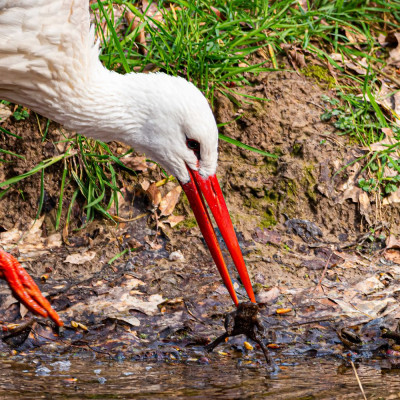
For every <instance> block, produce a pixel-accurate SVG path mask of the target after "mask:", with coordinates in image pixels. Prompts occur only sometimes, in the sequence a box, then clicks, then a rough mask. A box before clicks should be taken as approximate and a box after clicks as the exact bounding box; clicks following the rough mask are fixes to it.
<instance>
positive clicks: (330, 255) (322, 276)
mask: <svg viewBox="0 0 400 400" xmlns="http://www.w3.org/2000/svg"><path fill="white" fill-rule="evenodd" d="M332 254H333V252H332V253H331V254H329V257H328V261H327V262H326V264H325V267H324V270H323V271H322V275H321V278H319V281H318V283H317V285H316V286H315V288H317V287H318V286H319V287H320V288H321V289H322V285H321V282H322V280H323V279H324V278H325V274H326V271H327V269H328V265H329V261H331V257H332ZM322 291H324V289H322Z"/></svg>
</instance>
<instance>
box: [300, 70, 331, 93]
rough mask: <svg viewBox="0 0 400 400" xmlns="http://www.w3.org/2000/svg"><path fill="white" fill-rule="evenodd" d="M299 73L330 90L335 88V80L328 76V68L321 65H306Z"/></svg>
mask: <svg viewBox="0 0 400 400" xmlns="http://www.w3.org/2000/svg"><path fill="white" fill-rule="evenodd" d="M301 72H302V73H303V74H304V75H305V76H308V77H310V78H313V79H314V80H315V81H316V82H317V83H318V84H323V85H324V87H328V88H329V89H332V88H334V87H335V86H336V82H335V78H334V77H333V76H332V75H331V74H330V72H329V70H328V68H324V67H322V66H321V65H308V66H307V67H306V68H303V69H302V70H301Z"/></svg>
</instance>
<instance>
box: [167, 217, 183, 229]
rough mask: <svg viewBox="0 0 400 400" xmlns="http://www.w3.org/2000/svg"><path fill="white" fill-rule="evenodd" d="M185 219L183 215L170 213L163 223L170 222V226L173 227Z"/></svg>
mask: <svg viewBox="0 0 400 400" xmlns="http://www.w3.org/2000/svg"><path fill="white" fill-rule="evenodd" d="M184 219H185V217H184V216H183V215H170V216H169V217H168V218H167V220H166V221H165V223H167V224H170V226H171V228H173V227H174V226H175V225H178V224H179V222H182V221H183V220H184Z"/></svg>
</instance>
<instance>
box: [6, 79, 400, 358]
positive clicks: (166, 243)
mask: <svg viewBox="0 0 400 400" xmlns="http://www.w3.org/2000/svg"><path fill="white" fill-rule="evenodd" d="M248 78H249V80H250V81H251V82H252V84H253V86H252V87H246V88H245V89H243V88H241V89H237V90H238V91H241V92H245V93H246V94H248V95H252V96H257V97H260V98H263V99H265V101H252V102H250V103H247V102H245V103H243V101H242V100H243V98H240V96H234V97H237V99H238V100H239V99H240V101H241V103H242V105H241V106H240V107H239V106H238V105H237V104H235V102H232V101H230V100H228V99H227V98H226V97H223V96H219V97H218V98H217V99H216V101H215V114H216V118H217V122H219V123H222V122H228V121H233V120H234V119H235V118H237V117H238V116H240V115H241V117H240V118H238V119H237V120H236V121H234V122H231V123H230V124H228V125H226V126H225V127H224V128H223V129H221V132H222V133H224V134H225V135H227V136H230V137H232V138H235V139H238V140H240V141H242V142H243V143H245V144H249V145H251V146H255V147H258V148H261V149H263V150H266V151H268V152H271V153H274V154H277V155H279V159H278V160H273V159H269V158H265V157H263V156H260V155H257V154H255V153H252V152H248V151H245V150H242V149H239V148H237V147H232V146H231V145H229V144H227V143H224V142H221V150H220V158H219V159H220V161H219V168H218V172H217V174H218V177H219V179H220V183H221V187H222V188H223V191H224V194H225V196H226V201H227V204H228V208H229V210H230V213H231V216H232V219H233V222H234V225H235V227H236V230H237V232H238V236H239V238H240V242H241V246H242V248H243V252H244V254H245V259H246V262H247V265H248V268H249V271H250V274H251V276H252V279H253V282H254V283H255V285H254V287H255V290H256V292H257V300H258V301H259V302H260V303H262V304H264V308H263V311H262V314H263V318H264V324H265V325H266V326H267V328H268V327H273V329H272V328H271V329H272V331H271V332H270V339H269V342H270V343H274V342H278V343H281V345H280V346H282V347H283V348H286V349H288V348H290V346H291V345H294V344H299V348H300V349H302V350H301V351H304V352H320V353H321V354H326V353H329V354H335V355H338V354H342V352H343V351H344V352H345V351H346V349H347V347H346V345H345V344H343V342H342V341H341V340H340V337H339V336H338V335H337V333H336V332H337V330H338V329H340V328H341V325H340V324H341V319H342V318H344V319H346V318H347V317H348V315H349V312H347V311H344V309H343V308H340V307H339V306H338V304H342V303H340V301H344V300H346V301H347V298H346V297H345V296H346V293H348V291H349V290H352V288H353V287H356V286H357V285H359V284H360V282H364V280H365V279H366V278H368V277H374V276H376V275H377V274H383V272H386V271H388V270H390V272H389V275H388V278H387V279H388V281H387V283H382V285H383V286H382V287H381V286H379V282H377V283H376V285H377V289H376V290H378V289H379V290H381V291H383V290H384V288H385V287H386V290H389V288H392V289H393V290H392V291H391V292H390V293H389V294H388V293H386V297H388V298H390V299H396V298H397V281H398V279H399V271H398V267H397V264H394V263H393V262H390V261H385V259H384V257H383V253H382V250H383V249H384V247H385V238H387V237H389V235H390V234H391V233H392V234H393V233H398V229H399V228H398V227H399V226H400V224H399V222H400V220H399V211H398V210H397V208H396V207H393V206H386V207H385V208H380V206H379V205H377V204H375V203H374V202H373V199H371V201H370V203H369V204H370V206H369V208H365V207H364V208H362V207H361V206H360V201H359V196H360V193H359V192H358V191H357V190H356V189H357V188H355V189H354V191H353V192H352V193H350V194H349V193H348V192H346V188H348V187H351V185H353V186H354V182H355V181H357V179H358V178H359V177H360V176H361V175H360V174H359V173H358V172H357V171H356V172H355V173H353V172H354V171H352V170H349V169H345V170H343V171H340V170H341V169H342V167H343V166H345V165H346V164H348V163H349V162H351V161H353V160H355V159H356V158H357V157H358V156H359V155H360V151H361V150H360V149H358V148H357V147H356V146H354V145H353V146H350V144H349V142H348V138H346V137H343V136H338V135H337V134H336V133H335V131H334V128H333V126H332V125H331V124H329V123H325V122H322V121H321V119H320V115H321V114H322V113H323V112H324V109H325V108H326V107H327V105H326V104H325V103H324V102H323V101H322V100H321V96H322V95H323V94H325V95H328V96H330V97H334V96H335V94H334V93H333V92H332V91H330V90H329V89H327V88H325V87H323V85H321V84H317V83H316V82H315V81H314V80H313V79H312V78H307V77H304V76H302V75H300V74H298V73H296V72H269V73H268V74H261V75H259V76H257V77H251V76H249V77H248ZM38 121H39V122H38ZM2 126H3V127H4V128H6V129H8V130H9V131H11V132H13V133H16V134H19V135H20V136H22V137H23V139H22V140H21V139H16V138H12V137H10V136H6V135H3V134H1V136H0V148H3V149H8V150H12V151H13V152H16V153H18V154H21V155H23V156H24V157H25V159H24V160H19V159H15V158H14V157H10V156H4V158H5V159H7V161H10V162H7V163H0V181H4V180H5V179H9V178H11V177H13V176H16V175H18V174H21V173H23V172H26V171H28V170H29V169H31V168H33V167H34V166H35V165H36V164H37V163H38V162H39V161H41V160H42V159H46V158H50V157H52V156H54V155H57V154H59V152H60V151H61V150H62V148H61V147H62V144H54V143H53V142H59V141H60V140H62V139H63V138H64V135H67V136H68V135H69V134H66V133H65V132H64V131H63V130H62V129H61V128H60V127H59V126H57V125H56V124H54V123H51V124H50V126H49V130H48V133H47V137H46V140H45V141H42V133H41V132H44V130H45V126H46V120H44V119H42V118H41V117H38V119H37V117H36V115H35V114H34V113H31V116H30V118H29V119H28V120H25V121H19V122H18V121H15V120H13V119H12V118H10V119H9V120H8V121H6V122H5V123H4V124H3V125H2ZM39 126H40V129H38V127H39ZM60 146H61V147H60ZM112 146H113V148H114V149H119V148H121V146H120V145H119V144H116V143H115V144H112ZM61 173H62V169H61V168H60V166H59V165H54V166H52V167H50V168H48V169H46V173H45V191H46V200H45V204H44V208H43V212H42V215H43V216H44V219H43V221H42V222H41V225H40V227H39V228H38V237H40V238H41V239H46V238H48V237H50V235H52V234H54V215H55V206H56V204H57V201H58V195H59V192H60V181H61ZM357 173H358V175H357ZM161 178H162V174H161V173H160V171H158V170H155V171H148V172H146V173H139V175H138V176H137V177H136V176H128V175H127V174H123V175H122V174H121V181H122V183H123V191H122V192H123V195H124V199H125V202H124V203H123V206H122V207H121V216H122V217H123V218H126V219H127V222H122V223H120V224H113V223H111V222H109V221H105V220H104V219H101V217H100V216H98V218H97V219H96V220H95V221H94V222H93V223H91V224H90V225H89V226H88V227H87V228H85V229H82V230H74V228H77V227H79V226H80V225H81V224H82V221H81V220H80V218H81V215H82V214H81V211H82V210H81V209H79V207H78V208H77V209H76V210H74V219H73V223H72V225H71V227H70V229H69V233H68V243H65V242H64V243H62V244H61V236H60V238H59V240H60V245H58V246H52V247H51V246H48V247H47V248H46V246H45V248H44V249H42V250H41V252H40V253H38V252H36V253H35V252H34V251H33V252H32V251H31V252H30V253H29V254H28V253H24V252H23V251H22V246H20V250H19V251H18V245H17V241H15V243H13V245H17V247H16V248H14V249H12V247H13V246H9V248H8V250H10V251H13V252H14V253H15V254H16V255H17V256H19V257H20V258H21V259H22V260H23V261H24V260H25V261H27V262H26V263H25V267H26V268H27V270H28V272H29V273H31V274H32V275H33V276H34V277H37V278H39V277H41V276H42V275H43V274H46V275H47V277H46V279H47V280H46V282H45V283H42V284H41V285H40V287H41V289H42V290H43V291H44V292H45V293H47V294H48V295H49V297H50V299H51V301H52V304H54V307H55V308H56V309H57V310H58V311H60V315H61V316H62V318H63V319H64V320H65V321H66V322H67V328H66V329H65V330H64V332H63V333H62V334H61V336H59V335H57V334H56V332H55V331H53V329H51V328H50V327H47V326H46V325H44V324H43V322H41V321H39V322H35V324H34V325H33V330H32V331H31V332H30V335H29V339H28V340H27V341H25V342H24V343H23V344H22V347H20V348H19V349H20V350H23V351H32V349H34V348H35V347H38V346H39V347H43V346H46V348H48V349H49V350H50V351H57V352H59V351H65V352H69V351H78V350H79V351H81V350H82V351H89V352H90V351H95V352H98V353H99V354H106V355H110V354H111V355H112V356H113V357H116V356H118V354H120V353H121V354H124V357H125V356H126V354H127V353H129V354H130V355H131V356H136V357H139V358H140V357H144V358H145V357H147V355H151V356H152V357H153V356H154V355H155V354H156V355H157V354H159V356H160V357H162V355H160V354H166V353H167V354H175V355H174V357H180V355H179V352H180V351H183V352H185V351H189V350H185V348H186V346H190V345H193V344H197V345H204V344H206V343H208V342H209V341H210V340H212V339H213V338H215V337H216V336H218V335H219V334H220V333H221V330H222V321H223V318H224V315H225V313H226V312H227V311H231V310H232V304H231V301H230V298H229V295H228V293H227V291H226V290H225V288H224V287H223V286H222V285H221V283H220V281H219V279H218V277H217V271H216V268H215V266H214V264H213V262H212V260H211V257H210V256H209V254H208V251H207V250H206V248H205V246H204V242H203V239H202V237H201V235H200V232H199V229H198V228H197V227H196V226H194V225H193V223H192V222H193V215H192V214H191V212H190V210H189V208H188V206H187V201H186V200H185V199H184V198H183V199H182V201H181V202H180V204H179V205H178V206H177V209H176V211H177V213H180V214H182V213H183V214H185V216H186V219H185V221H184V222H182V223H180V224H178V225H177V226H176V227H174V228H169V227H168V226H167V225H166V224H164V225H162V227H161V228H160V226H157V224H156V222H155V220H154V218H153V217H154V215H152V212H151V207H150V204H149V199H148V196H146V194H145V193H144V192H143V190H142V189H141V187H140V184H139V183H140V182H142V181H143V180H145V179H147V180H152V181H157V180H159V179H161ZM174 185H176V182H175V183H174V182H172V183H168V184H167V185H166V186H165V187H163V188H162V190H163V191H164V192H166V191H168V190H170V189H171V187H173V186H174ZM39 187H40V174H36V175H34V176H32V177H29V178H27V179H24V180H22V181H20V182H19V183H18V184H17V185H16V186H15V187H14V188H12V189H11V190H10V191H8V192H7V194H6V195H4V196H3V197H2V198H1V200H0V216H1V217H0V231H1V232H4V233H7V232H9V231H10V230H11V229H13V228H14V229H18V231H19V232H21V234H22V233H23V232H25V231H27V230H29V229H30V228H31V226H32V219H34V218H35V215H36V212H37V206H38V198H39ZM73 190H74V188H73V187H68V188H67V190H66V196H65V200H64V201H65V202H66V204H68V201H69V200H70V197H71V195H72V192H73ZM346 193H347V194H346ZM346 196H347V197H346ZM78 203H79V202H78ZM378 206H379V207H378ZM66 208H67V207H64V215H63V218H65V209H66ZM378 208H379V209H378ZM377 210H378V211H379V212H378V211H377ZM143 215H144V216H143ZM136 217H138V219H135V218H136ZM139 217H140V218H139ZM128 219H130V220H131V221H129V220H128ZM132 219H133V220H132ZM288 221H291V223H292V225H293V223H294V222H293V221H303V222H301V223H300V224H302V226H303V228H302V229H306V230H307V229H311V231H313V229H314V228H310V227H311V226H314V227H315V229H317V231H316V232H320V234H319V233H318V235H311V236H310V235H308V236H307V235H305V236H304V235H303V236H302V235H300V234H299V231H298V230H297V229H288ZM296 223H298V222H296ZM371 226H373V227H376V231H374V232H373V234H372V236H373V237H372V239H368V240H367V241H365V240H364V241H360V237H362V235H363V234H364V233H365V232H367V233H368V232H369V231H368V229H369V227H371ZM304 227H306V228H304ZM307 227H308V228H307ZM0 235H1V234H0ZM367 236H368V235H367ZM382 237H383V239H382ZM132 243H133V244H132ZM222 245H223V244H222ZM128 248H129V249H130V248H135V249H136V250H134V251H129V252H127V253H126V254H125V255H124V256H123V257H121V258H120V259H117V260H116V261H114V262H113V263H111V264H109V263H108V262H109V261H110V260H111V259H112V258H113V257H114V256H115V255H117V254H118V253H120V252H121V251H123V250H126V249H128ZM176 250H180V251H181V252H182V253H183V256H184V259H183V260H181V261H179V260H175V261H170V260H169V255H170V254H171V253H172V252H173V251H176ZM355 250H357V252H355ZM88 253H91V254H93V257H92V258H91V259H90V260H89V261H86V262H84V263H82V264H74V263H69V262H66V259H67V257H68V256H69V255H72V254H79V255H85V254H88ZM229 267H231V266H229ZM232 277H233V278H234V280H235V282H236V285H237V287H238V292H239V295H240V299H241V300H242V301H243V300H245V297H244V295H243V294H244V292H243V290H242V288H241V287H240V285H239V283H240V282H238V281H237V279H236V275H235V274H234V273H232ZM382 279H383V278H382ZM385 279H386V278H385ZM321 282H322V286H321ZM337 282H339V283H340V284H342V283H343V285H342V286H340V287H337V286H335V285H339V284H338V283H337ZM378 286H379V288H378ZM0 288H1V291H0V301H1V304H2V306H1V312H0V319H1V320H2V321H3V322H14V321H19V320H20V318H21V315H22V316H25V311H24V310H23V309H21V307H20V306H19V305H18V304H17V303H15V302H14V301H13V300H12V298H11V296H9V291H8V288H7V287H6V285H5V284H2V285H1V287H0ZM303 289H304V290H303ZM310 289H312V292H311V291H310ZM330 289H331V290H332V291H331V292H329V290H330ZM333 290H339V292H340V293H342V294H343V296H344V297H343V298H344V300H343V299H342V300H340V299H337V298H335V299H334V300H332V298H333V294H332V293H333ZM328 292H329V293H330V294H328ZM157 296H158V297H157ZM362 296H363V294H360V296H359V297H360V298H358V297H357V299H358V300H359V301H360V302H361V300H362V299H361V297H362ZM108 298H111V299H113V301H114V305H110V304H109V303H107V299H108ZM353 300H354V301H356V297H354V298H353ZM358 300H357V301H358ZM140 301H141V302H140ZM393 301H394V300H393ZM132 302H133V303H132ZM377 307H378V306H377ZM379 307H380V308H379ZM379 307H378V311H376V312H375V311H374V312H375V314H373V313H372V311H371V310H370V311H368V312H370V313H371V314H368V315H369V317H368V318H364V319H363V318H362V315H364V317H365V313H366V312H365V311H361V312H360V313H361V314H357V315H352V316H351V317H352V319H351V323H350V321H349V322H348V324H350V325H351V324H353V325H354V324H356V325H357V324H358V325H357V326H358V327H359V328H358V329H361V327H364V326H365V324H368V321H370V320H371V318H372V320H375V319H376V318H381V319H380V320H379V323H377V324H376V326H375V327H374V328H373V334H372V335H371V337H373V339H374V340H375V341H376V340H378V341H379V340H381V338H380V332H381V331H380V328H381V326H384V327H385V328H386V329H390V330H395V329H396V318H397V315H400V314H398V310H397V308H393V307H394V303H393V302H392V301H391V300H390V302H389V303H388V304H386V305H379ZM388 307H389V308H390V307H392V308H393V310H394V311H395V312H394V314H393V313H392V314H391V315H390V316H389V313H387V312H386V311H385V310H387V309H388ZM282 308H287V309H289V311H288V314H287V316H282V315H281V314H279V313H278V314H277V310H279V309H282ZM363 313H364V314H363ZM25 318H29V314H28V316H26V317H25ZM73 321H75V322H76V321H77V322H79V323H81V324H83V326H84V327H87V328H88V329H89V330H88V332H87V331H86V330H85V329H84V328H82V326H81V327H80V326H79V325H76V324H75V326H71V325H70V323H71V322H73ZM303 324H306V325H307V329H302V328H300V327H302V326H303ZM278 327H281V328H284V330H285V331H282V330H280V328H278ZM318 335H321V336H322V339H321V342H319V344H318V346H312V345H309V344H308V343H309V342H310V337H312V339H313V340H314V339H315V340H316V341H317V342H318V340H317V339H316V338H318V337H319V336H318ZM297 337H299V338H301V339H297ZM371 337H370V339H369V341H364V342H363V343H367V344H366V345H367V346H368V345H369V344H370V343H373V342H374V340H372V339H371ZM332 343H334V344H332ZM379 343H381V344H382V346H383V347H379V346H375V347H373V351H375V352H377V354H380V355H382V354H385V351H386V350H387V349H388V348H389V347H390V343H389V342H388V341H387V340H383V341H382V342H379ZM2 346H3V349H4V350H6V349H8V350H9V349H10V347H9V346H8V345H6V344H2ZM226 346H228V347H229V346H230V347H229V348H234V349H239V351H245V350H244V349H243V339H234V341H233V342H232V343H229V344H228V345H226ZM371 346H372V345H371ZM385 346H386V347H385ZM176 347H178V350H176ZM189 348H190V347H189ZM278 348H279V346H278ZM299 348H298V349H299ZM61 349H63V350H61ZM93 349H94V350H93ZM382 349H383V350H382ZM277 351H279V350H277ZM297 351H300V350H297ZM362 351H363V350H362ZM368 351H370V348H369V347H368ZM257 357H258V356H257Z"/></svg>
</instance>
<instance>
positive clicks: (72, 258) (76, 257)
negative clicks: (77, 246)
mask: <svg viewBox="0 0 400 400" xmlns="http://www.w3.org/2000/svg"><path fill="white" fill-rule="evenodd" d="M95 257H96V252H95V251H88V252H87V253H83V254H81V253H74V254H70V255H69V256H67V258H66V259H65V260H64V261H65V262H67V263H70V264H76V265H80V264H84V263H85V262H88V261H91V260H93V259H94V258H95Z"/></svg>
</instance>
